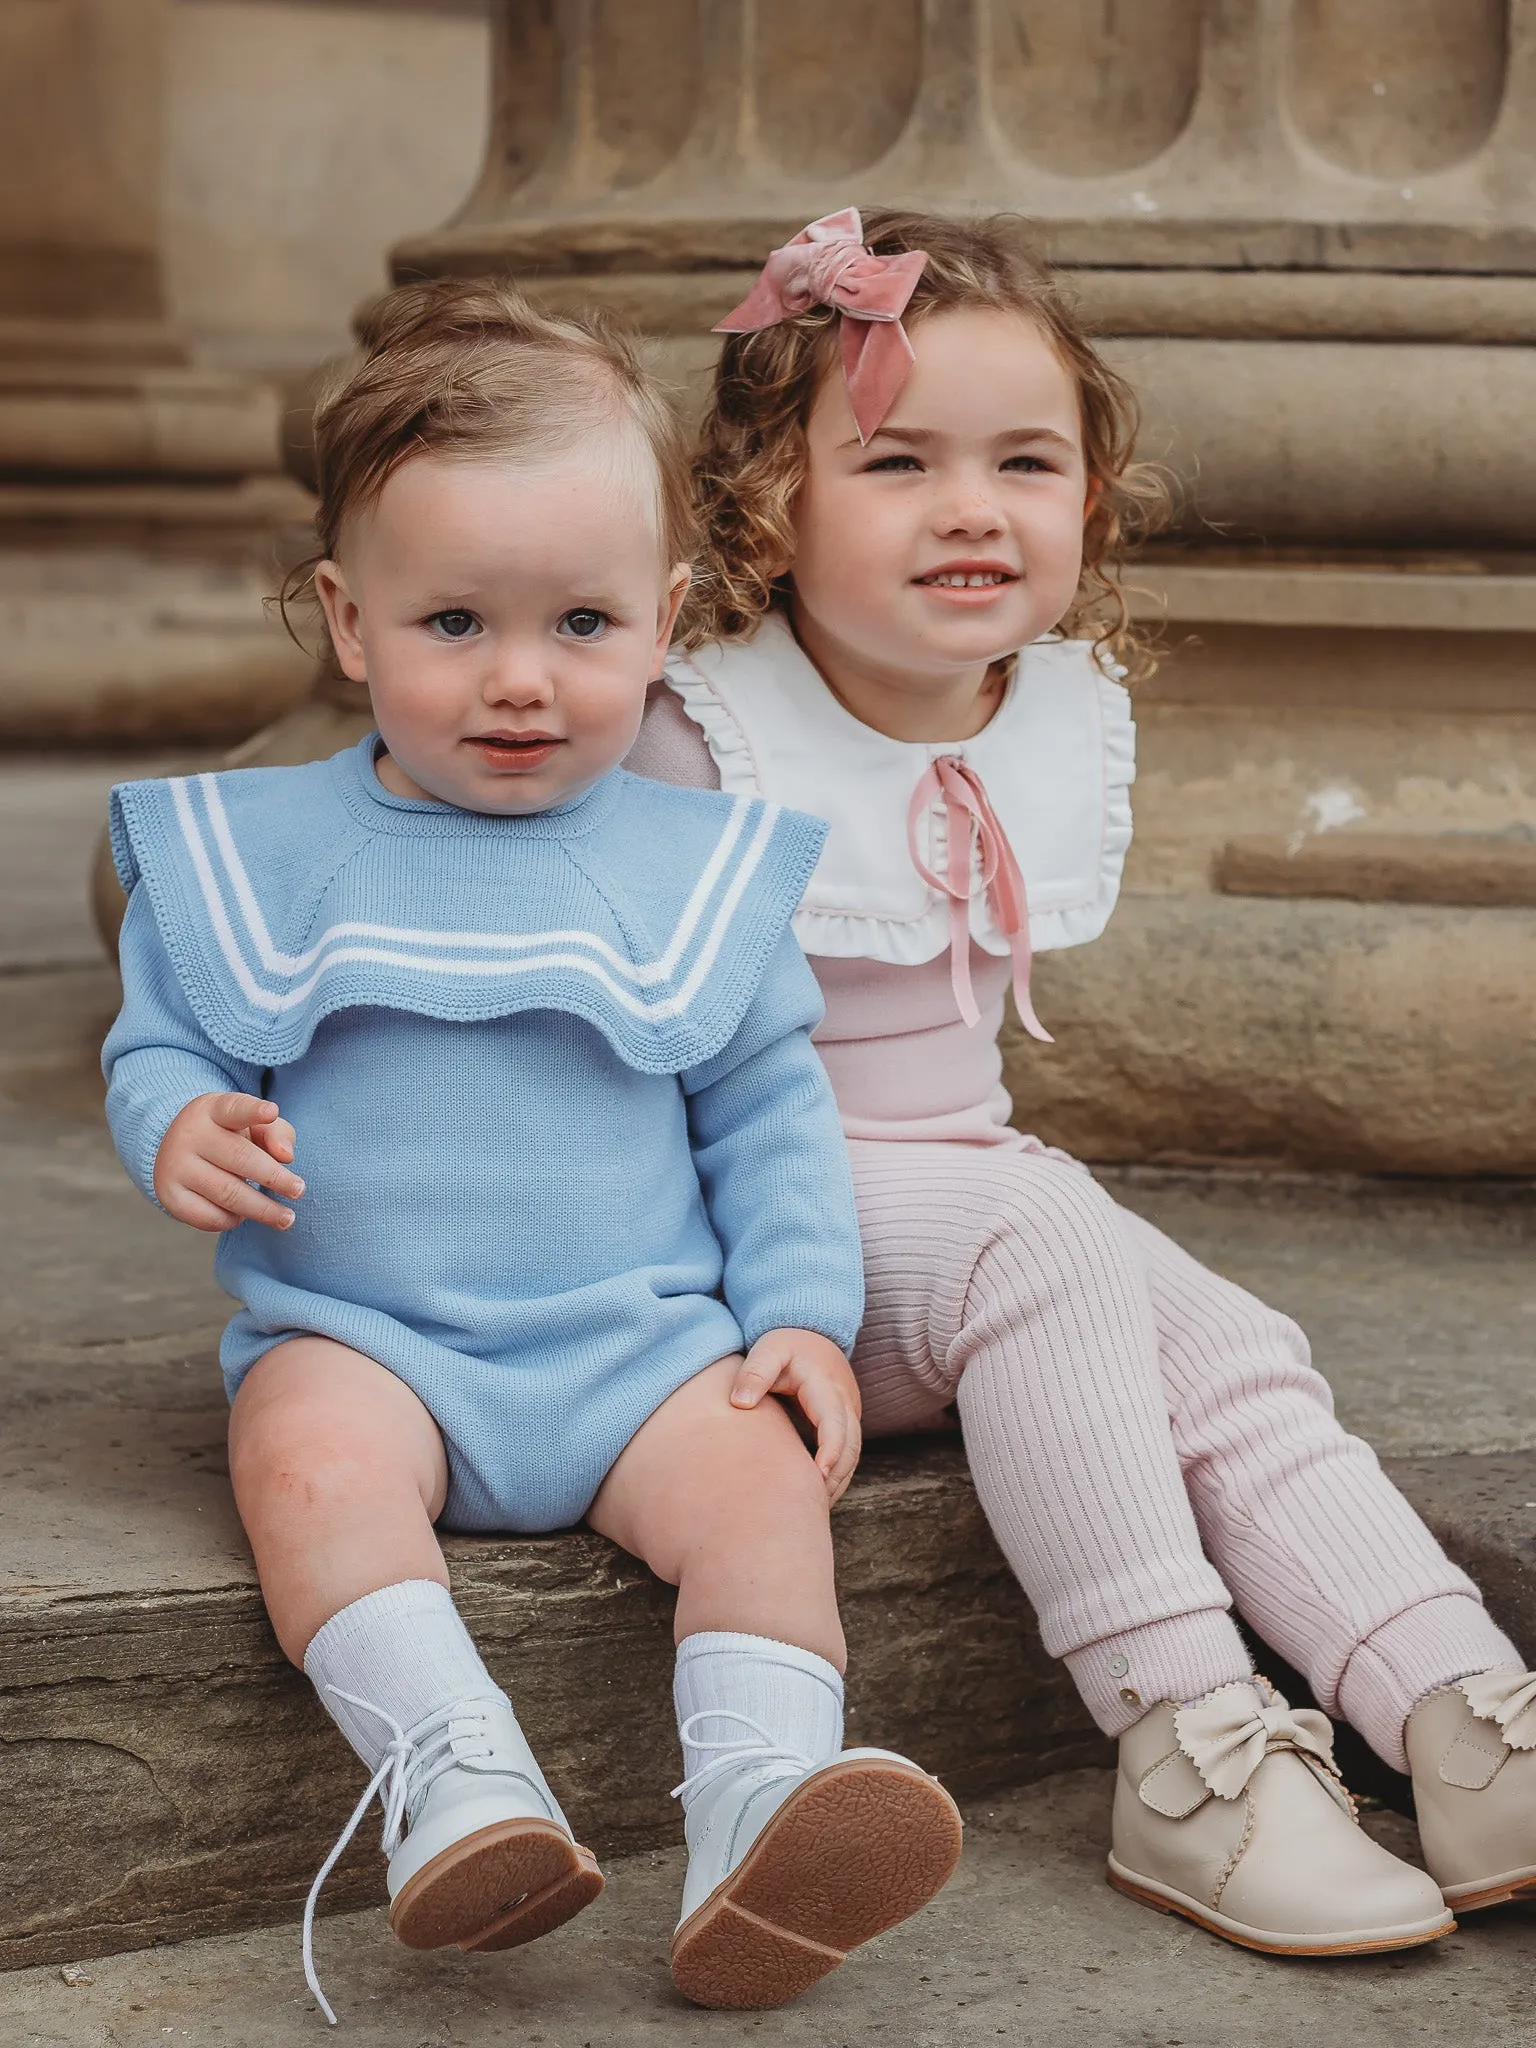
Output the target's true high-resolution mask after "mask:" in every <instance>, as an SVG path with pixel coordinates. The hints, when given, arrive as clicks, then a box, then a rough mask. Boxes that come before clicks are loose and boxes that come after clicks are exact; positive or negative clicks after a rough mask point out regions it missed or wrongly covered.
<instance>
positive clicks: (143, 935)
mask: <svg viewBox="0 0 1536 2048" xmlns="http://www.w3.org/2000/svg"><path fill="white" fill-rule="evenodd" d="M118 960H119V963H120V965H121V967H122V972H123V1007H122V1009H121V1010H120V1011H119V1012H118V1016H117V1021H116V1023H114V1025H113V1026H112V1029H111V1030H110V1031H109V1032H108V1033H107V1040H106V1043H105V1045H103V1047H102V1049H101V1069H102V1072H103V1073H104V1074H105V1075H106V1077H107V1084H108V1085H107V1122H108V1123H109V1124H110V1125H111V1126H112V1140H113V1143H114V1144H115V1145H116V1146H117V1156H118V1158H119V1159H121V1160H122V1162H123V1164H124V1166H126V1167H127V1169H128V1171H129V1173H130V1174H131V1175H132V1176H133V1179H134V1180H135V1181H136V1182H137V1183H138V1185H139V1187H140V1188H141V1189H142V1190H143V1192H144V1193H145V1194H146V1195H148V1197H149V1199H150V1200H151V1201H154V1199H155V1156H156V1154H157V1153H158V1152H159V1150H160V1145H161V1141H162V1140H163V1139H164V1137H165V1134H166V1132H167V1130H168V1129H169V1128H170V1126H171V1124H172V1122H173V1121H174V1119H175V1118H176V1117H177V1116H179V1115H180V1113H181V1111H182V1110H184V1109H185V1108H186V1106H187V1104H188V1103H189V1102H191V1101H193V1100H194V1099H195V1097H197V1096H199V1095H211V1094H216V1093H220V1092H222V1091H224V1090H227V1089H235V1090H237V1091H238V1092H239V1093H241V1094H243V1095H259V1094H260V1093H261V1069H260V1068H259V1067H255V1066H251V1065H249V1064H248V1063H247V1062H245V1061H243V1060H237V1059H233V1058H231V1056H230V1055H229V1054H228V1053H226V1052H221V1051H220V1050H219V1048H218V1047H217V1046H216V1045H215V1044H214V1043H213V1041H212V1040H211V1039H210V1038H209V1037H208V1035H207V1033H206V1032H205V1031H204V1030H203V1028H202V1026H201V1025H200V1024H199V1023H198V1021H197V1019H196V1018H195V1017H194V1016H193V1014H192V1012H191V1011H190V1010H189V1009H188V1007H187V1001H186V997H185V996H184V995H183V994H182V992H181V985H180V983H179V982H178V980H177V978H176V972H175V969H174V968H173V967H172V966H171V963H170V960H169V958H168V957H167V954H166V950H165V945H164V942H163V941H162V939H161V937H160V933H159V930H158V929H157V927H156V924H155V919H154V913H153V911H152V910H151V909H150V906H149V901H148V898H147V897H146V895H145V892H144V887H143V884H142V883H141V884H140V885H139V887H138V888H136V889H135V890H134V892H133V894H132V895H131V896H130V897H129V899H128V914H127V916H126V917H125V918H124V920H123V930H122V936H121V938H120V940H119V942H118Z"/></svg>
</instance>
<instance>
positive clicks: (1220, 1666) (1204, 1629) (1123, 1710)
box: [1062, 1607, 1253, 1735]
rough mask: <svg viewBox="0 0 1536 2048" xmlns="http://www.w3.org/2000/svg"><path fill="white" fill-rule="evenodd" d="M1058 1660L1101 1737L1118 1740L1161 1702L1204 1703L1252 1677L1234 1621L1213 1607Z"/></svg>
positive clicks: (1122, 1634) (1130, 1632)
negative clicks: (1213, 1694) (1218, 1690)
mask: <svg viewBox="0 0 1536 2048" xmlns="http://www.w3.org/2000/svg"><path fill="white" fill-rule="evenodd" d="M1062 1661H1063V1662H1064V1663H1065V1665H1066V1667H1067V1669H1068V1670H1069V1671H1070V1672H1071V1674H1072V1676H1073V1678H1074V1679H1075V1680H1076V1682H1077V1689H1078V1691H1079V1692H1080V1693H1081V1694H1082V1696H1083V1704H1084V1705H1085V1706H1086V1707H1087V1709H1088V1711H1089V1713H1090V1714H1092V1716H1093V1718H1094V1720H1095V1721H1097V1722H1098V1724H1099V1726H1100V1728H1102V1729H1103V1731H1104V1733H1105V1734H1106V1735H1123V1734H1124V1733H1125V1731H1126V1729H1127V1728H1129V1727H1131V1726H1133V1725H1134V1724H1135V1723H1136V1722H1137V1721H1139V1720H1140V1719H1141V1717H1142V1715H1143V1714H1145V1713H1146V1712H1148V1710H1149V1709H1150V1708H1152V1707H1155V1706H1156V1705H1157V1704H1158V1702H1159V1701H1160V1700H1194V1699H1204V1697H1205V1696H1206V1694H1207V1693H1211V1692H1214V1691H1215V1690H1216V1688H1217V1687H1218V1686H1222V1685H1234V1684H1239V1683H1241V1682H1243V1681H1244V1680H1246V1679H1249V1678H1251V1677H1252V1676H1253V1659H1252V1658H1251V1657H1250V1656H1249V1654H1248V1650H1247V1646H1246V1644H1245V1643H1244V1642H1243V1638H1242V1636H1241V1634H1240V1633H1239V1631H1238V1627H1237V1624H1236V1622H1235V1621H1234V1620H1233V1619H1232V1617H1231V1615H1230V1614H1227V1613H1225V1612H1224V1611H1223V1610H1222V1609H1221V1608H1219V1607H1210V1608H1205V1609H1202V1610H1201V1611H1200V1612H1198V1613H1195V1614H1177V1615H1174V1616H1172V1617H1171V1618H1170V1619H1169V1620H1167V1621H1149V1622H1146V1623H1144V1624H1143V1626H1142V1627H1140V1628H1129V1629H1123V1630H1122V1631H1121V1632H1120V1633H1119V1634H1118V1635H1113V1636H1106V1637H1105V1638H1104V1640H1103V1641H1102V1642H1097V1643H1090V1644H1088V1646H1087V1647H1086V1649H1082V1650H1069V1651H1068V1652H1067V1655H1066V1656H1065V1658H1064V1659H1063V1660H1062Z"/></svg>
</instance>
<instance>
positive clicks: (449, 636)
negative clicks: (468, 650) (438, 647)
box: [427, 609, 480, 640]
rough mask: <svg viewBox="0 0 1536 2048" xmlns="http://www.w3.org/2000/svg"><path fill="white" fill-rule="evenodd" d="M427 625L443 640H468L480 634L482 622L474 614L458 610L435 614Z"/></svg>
mask: <svg viewBox="0 0 1536 2048" xmlns="http://www.w3.org/2000/svg"><path fill="white" fill-rule="evenodd" d="M427 624H428V625H429V626H430V627H431V629H432V631H433V632H434V633H436V634H437V635H438V636H439V638H440V639H443V640H467V639H468V638H469V636H470V634H471V633H478V632H479V630H480V621H479V620H478V619H477V618H476V617H475V615H474V613H473V612H465V611H459V610H457V609H455V610H452V611H446V612H433V614H432V616H431V617H430V618H429V619H428V620H427Z"/></svg>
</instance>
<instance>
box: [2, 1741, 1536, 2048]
mask: <svg viewBox="0 0 1536 2048" xmlns="http://www.w3.org/2000/svg"><path fill="white" fill-rule="evenodd" d="M1110 1797H1111V1780H1110V1778H1109V1775H1108V1774H1107V1773H1106V1772H1104V1771H1097V1770H1089V1771H1075V1772H1070V1773H1065V1774H1063V1775H1061V1776H1059V1777H1053V1778H1049V1779H1047V1780H1045V1781H1044V1782H1043V1783H1039V1784H1035V1785H1031V1786H1028V1787H1027V1788H1025V1789H1024V1790H1022V1791H1017V1792H1009V1793H1004V1794H1001V1795H999V1796H994V1797H990V1798H988V1799H985V1800H973V1801H971V1802H969V1803H968V1804H966V1805H965V1808H964V1811H965V1822H966V1837H965V1853H964V1857H963V1860H962V1862H961V1866H960V1869H959V1871H958V1872H957V1873H956V1875H955V1877H954V1878H953V1879H952V1880H951V1882H950V1884H949V1885H948V1886H947V1887H946V1889H945V1891H944V1892H943V1893H942V1895H941V1896H940V1897H939V1898H938V1899H937V1900H935V1901H934V1903H933V1904H932V1905H931V1906H929V1907H928V1908H927V1909H926V1910H925V1911H924V1912H922V1913H921V1914H920V1915H918V1917H917V1918H916V1919H914V1920H911V1921H909V1922H908V1923H907V1924H906V1925H905V1926H903V1927H901V1928H898V1929H896V1930H895V1931H894V1932H893V1933H891V1934H889V1935H887V1936H884V1937H883V1938H882V1939H881V1940H879V1941H878V1942H875V1943H872V1944H871V1945H870V1946H869V1947H868V1948H866V1949H863V1950H861V1951H860V1952H859V1954H858V1955H857V1956H855V1957H854V1958H853V1959H852V1960H851V1961H850V1962H849V1963H848V1964H847V1965H846V1967H845V1968H843V1969H841V1970H838V1971H836V1972H835V1973H834V1974H833V1975H832V1976H831V1977H829V1978H828V1979H827V1980H826V1982H825V1983H823V1984H821V1985H818V1986H817V1987H816V1989H815V1990H814V1991H812V1992H810V1993H809V1994H808V1995H807V1996H806V1997H805V1998H803V1999H801V2000H799V2001H798V2002H797V2003H796V2004H794V2005H791V2006H787V2007H785V2008H783V2009H782V2010H780V2011H777V2012H770V2013H731V2012H704V2011H701V2010H700V2009H699V2008H698V2007H696V2006H689V2005H687V2004H685V2003H684V2002H683V2000H682V1999H681V1998H679V1997H678V1995H677V1993H676V1992H675V1991H674V1990H673V1989H672V1986H671V1983H670V1981H669V1979H668V1976H667V1962H666V1955H667V1939H668V1936H669V1934H670V1932H671V1928H672V1923H673V1920H674V1918H675V1916H676V1913H677V1902H678V1896H679V1893H680V1891H681V1887H682V1880H683V1858H682V1852H681V1849H680V1848H679V1847H677V1846H676V1843H677V1833H676V1830H675V1827H674V1833H673V1836H672V1839H671V1842H670V1843H669V1845H668V1847H667V1848H666V1849H665V1850H664V1851H663V1852H661V1853H660V1854H657V1853H654V1852H653V1853H650V1854H646V1855H640V1856H633V1857H627V1858H619V1859H615V1860H613V1861H612V1862H610V1863H608V1864H606V1865H605V1872H606V1876H607V1879H608V1889H607V1891H606V1892H605V1893H604V1894H603V1896H602V1898H601V1899H599V1900H598V1901H597V1903H596V1904H595V1905H594V1906H592V1907H591V1908H590V1909H589V1910H588V1911H587V1912H585V1913H583V1914H582V1915H581V1916H580V1918H579V1919H577V1920H575V1921H573V1922H572V1923H571V1924H570V1925H569V1926H568V1927H566V1928H563V1929H561V1930H560V1931H559V1932H558V1933H557V1934H555V1935H554V1936H552V1937H551V1938H550V1939H548V1940H546V1941H540V1942H536V1943H534V1944H533V1945H532V1946H531V1947H529V1948H524V1949H517V1950H513V1951H510V1952H506V1953H503V1954H500V1955H492V1956H464V1955H460V1954H458V1953H457V1951H455V1950H452V1949H449V1950H446V1951H443V1950H438V1951H436V1952H434V1953H431V1954H426V1955H424V1954H421V1953H419V1952H415V1951H412V1950H410V1949H406V1948H402V1947H401V1946H400V1945H399V1943H397V1942H395V1941H392V1940H391V1939H390V1937H389V1934H388V1933H387V1931H386V1929H385V1926H384V1916H383V1915H382V1913H379V1912H377V1911H373V1912H367V1913H358V1914H355V1915H351V1916H348V1917H345V1918H341V1917H336V1918H331V1919H329V1920H327V1921H325V1922H324V1923H323V1924H322V1925H321V1927H320V1929H319V1931H318V1934H317V1938H316V1953H317V1959H318V1961H319V1965H320V1970H321V1973H322V1976H323V1979H324V1983H325V1988H326V1992H327V1994H328V1996H329V1997H330V1998H331V2000H332V2001H333V2003H334V2004H335V2006H336V2009H337V2012H338V2014H339V2017H340V2021H341V2027H342V2029H343V2036H342V2038H355V2039H357V2040H360V2041H362V2042H364V2043H366V2048H506V2044H507V2043H509V2042H530V2043H534V2044H545V2048H651V2044H653V2043H655V2042H657V2041H662V2042H665V2043H667V2044H668V2048H673V2044H682V2048H876V2044H881V2043H887V2042H892V2041H895V2042H901V2043H904V2044H907V2048H999V2044H1000V2043H1005V2044H1014V2043H1017V2044H1021V2048H1024V2044H1027V2048H1035V2044H1038V2043H1046V2042H1049V2043H1051V2044H1053V2048H1054V2044H1061V2048H1153V2044H1156V2048H1162V2044H1164V2043H1173V2044H1177V2048H1235V2044H1238V2043H1247V2042H1251V2041H1262V2042H1263V2043H1264V2044H1265V2048H1335V2044H1338V2043H1344V2042H1348V2043H1350V2044H1352V2048H1524V2044H1525V2043H1527V2042H1528V2041H1529V2038H1530V1990H1529V1984H1530V1955H1531V1941H1532V1937H1533V1935H1536V1907H1531V1906H1525V1907H1515V1908H1512V1909H1509V1910H1507V1911H1503V1912H1497V1913H1485V1914H1479V1915H1478V1916H1477V1919H1476V1920H1475V1921H1472V1920H1469V1921H1467V1922H1466V1923H1465V1924H1464V1925H1463V1927H1462V1929H1461V1930H1460V1931H1459V1932H1458V1933H1456V1934H1453V1935H1451V1936H1449V1937H1448V1938H1447V1939H1446V1940H1444V1941H1439V1942H1436V1943H1434V1944H1433V1945H1432V1946H1431V1947H1429V1948H1425V1949H1416V1950H1414V1951H1412V1952H1411V1953H1409V1954H1407V1955H1395V1956H1368V1957H1362V1958H1360V1959H1359V1960H1357V1961H1353V1962H1349V1963H1343V1964H1340V1963H1327V1962H1322V1963H1306V1962H1276V1961H1275V1960H1274V1959H1272V1958H1271V1957H1267V1956H1260V1955H1254V1954H1251V1953H1250V1952H1248V1951H1246V1950H1243V1949H1238V1948H1233V1947H1231V1946H1229V1945H1228V1944H1226V1943H1224V1942H1220V1941H1218V1940H1216V1939H1215V1938H1214V1937H1212V1936H1208V1935H1204V1934H1201V1933H1198V1932H1197V1931H1196V1930H1195V1929H1194V1928H1191V1927H1187V1926H1183V1925H1182V1924H1181V1923H1179V1922H1174V1921H1169V1920H1166V1919H1163V1918H1161V1917H1160V1916H1159V1915H1157V1914H1155V1913H1149V1912H1147V1911H1146V1910H1145V1909H1144V1908H1142V1907H1139V1906H1136V1905H1133V1904H1132V1903H1131V1902H1130V1901H1129V1900H1128V1899H1125V1898H1122V1897H1121V1896H1120V1895H1119V1894H1118V1893H1116V1892H1113V1891H1111V1890H1110V1888H1109V1886H1108V1885H1106V1884H1105V1882H1104V1847H1105V1843H1106V1841H1107V1839H1108V1829H1109V1809H1110ZM1365 1826H1366V1828H1367V1830H1368V1831H1369V1832H1370V1833H1371V1834H1372V1835H1373V1836H1374V1837H1375V1838H1376V1839H1377V1840H1378V1841H1380V1842H1383V1843H1384V1844H1385V1845H1386V1846H1387V1847H1388V1848H1389V1849H1391V1850H1392V1851H1393V1852H1394V1853H1395V1854H1397V1855H1401V1856H1407V1857H1410V1858H1411V1857H1412V1856H1413V1855H1414V1854H1415V1845H1414V1835H1413V1829H1412V1827H1411V1826H1410V1824H1409V1823H1408V1822H1406V1821H1404V1820H1402V1819H1400V1818H1399V1817H1398V1816H1397V1815H1396V1814H1384V1813H1375V1814H1368V1815H1367V1816H1366V1818H1365ZM82 1960H83V1957H82ZM78 1974H79V1976H80V1977H83V1979H84V1981H83V1982H79V1981H76V1982H70V1981H68V1980H67V1979H65V1978H64V1977H63V1976H62V1974H61V1972H60V1971H59V1970H58V1969H56V1968H53V1969H37V1970H31V1971H22V1972H17V1973H15V1974H13V1975H11V1976H9V1977H6V1978H4V1979H3V1980H0V2033H3V2034H4V2036H5V2038H6V2039H7V2040H9V2041H16V2042H18V2043H20V2042H26V2043H28V2044H29V2048H30V2044H33V2043H36V2044H42V2043H47V2044H49V2048H55V2044H58V2048H63V2044H66V2043H67V2044H68V2048H165V2043H166V2041H167V2040H171V2041H173V2042H183V2041H190V2042H192V2043H193V2044H194V2048H213V2044H217V2043H222V2042H231V2041H232V2042H237V2043H238V2044H239V2048H294V2044H295V2043H296V2042H302V2041H306V2040H319V2039H321V2038H323V2034H322V2029H323V2022H322V2020H321V2018H320V2015H319V2012H318V2010H317V2009H316V2007H315V2006H314V2003H313V2001H312V2000H311V1999H310V1998H309V1997H308V1996H307V1994H306V1992H305V1989H304V1981H303V1978H302V1976H301V1974H300V1968H299V1937H298V1931H297V1929H296V1928H293V1927H282V1928H273V1929H271V1930H270V1931H267V1932H263V1933H254V1934H245V1935H239V1936H226V1937H224V1938H223V1939H218V1940H208V1941H197V1942H189V1943H184V1944H181V1945H179V1946H174V1947H164V1948H157V1949H151V1950H149V1951H147V1952H145V1953H141V1954H139V1955H134V1956H124V1957H107V1958H104V1959H101V1960H98V1961H90V1962H86V1963H85V1964H84V1967H83V1969H82V1970H81V1971H80V1972H79V1973H78Z"/></svg>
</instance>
